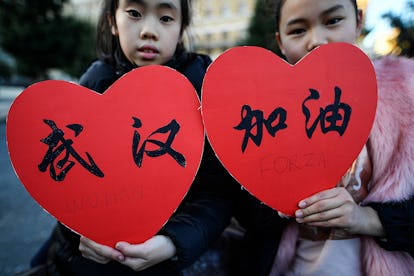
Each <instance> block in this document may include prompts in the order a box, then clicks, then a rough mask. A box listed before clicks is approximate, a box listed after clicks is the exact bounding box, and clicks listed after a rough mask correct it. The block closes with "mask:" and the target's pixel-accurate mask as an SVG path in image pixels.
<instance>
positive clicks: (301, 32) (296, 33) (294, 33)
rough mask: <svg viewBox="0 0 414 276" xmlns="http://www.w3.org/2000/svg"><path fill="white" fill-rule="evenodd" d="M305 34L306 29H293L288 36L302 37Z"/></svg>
mask: <svg viewBox="0 0 414 276" xmlns="http://www.w3.org/2000/svg"><path fill="white" fill-rule="evenodd" d="M304 32H306V30H305V29H303V28H297V29H292V30H290V31H289V32H288V35H301V34H303V33H304Z"/></svg>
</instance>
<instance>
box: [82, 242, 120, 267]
mask: <svg viewBox="0 0 414 276" xmlns="http://www.w3.org/2000/svg"><path fill="white" fill-rule="evenodd" d="M79 251H80V252H81V253H82V256H83V257H85V258H87V259H90V260H92V261H95V262H97V263H100V264H106V263H108V262H109V261H111V260H118V261H120V260H121V261H122V260H124V259H125V257H124V256H123V255H122V253H121V252H119V251H118V250H115V249H113V248H112V247H109V246H106V245H102V244H98V243H96V242H94V241H92V240H90V239H88V238H85V237H83V236H81V238H80V243H79Z"/></svg>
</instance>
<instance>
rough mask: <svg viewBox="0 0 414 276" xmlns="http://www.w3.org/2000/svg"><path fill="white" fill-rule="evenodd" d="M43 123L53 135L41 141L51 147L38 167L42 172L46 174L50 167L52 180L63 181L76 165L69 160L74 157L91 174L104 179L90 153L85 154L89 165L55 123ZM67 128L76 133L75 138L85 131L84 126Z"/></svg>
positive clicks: (46, 121) (50, 121) (72, 125)
mask: <svg viewBox="0 0 414 276" xmlns="http://www.w3.org/2000/svg"><path fill="white" fill-rule="evenodd" d="M43 122H44V123H45V124H47V125H48V126H49V127H50V128H51V129H52V133H50V134H49V136H47V137H46V138H43V139H41V140H40V141H41V142H42V143H45V144H46V145H48V146H49V148H48V150H47V152H46V154H45V156H44V157H43V160H42V162H41V163H40V164H39V165H38V168H39V170H40V171H41V172H45V171H46V170H47V167H49V171H50V176H51V177H52V179H53V180H55V181H63V180H64V179H65V177H66V174H67V173H68V172H69V170H70V169H72V167H73V166H74V165H75V162H74V161H71V160H69V158H70V157H73V158H74V159H75V160H76V161H78V162H79V163H80V164H81V165H82V167H84V168H85V169H87V170H88V171H89V172H90V173H92V174H94V175H96V176H98V177H104V174H103V172H102V171H101V170H100V169H99V168H98V166H97V165H96V164H95V161H93V159H92V157H91V156H90V155H89V153H87V152H86V153H85V154H86V156H87V157H88V160H89V163H88V162H86V161H85V160H84V159H83V158H82V157H81V156H80V155H79V154H78V153H77V152H76V151H75V149H74V148H73V147H72V144H73V141H72V140H71V139H65V137H64V136H65V133H64V132H63V130H61V129H60V128H58V127H57V126H56V124H55V122H54V121H52V120H43ZM66 127H67V128H69V129H70V130H73V131H74V132H75V137H77V136H78V135H79V134H80V133H81V132H82V130H83V127H82V125H79V124H70V125H67V126H66ZM61 154H63V158H61V159H60V160H57V158H58V157H59V156H60V155H61ZM56 161H57V162H56ZM55 162H56V164H55ZM55 166H56V168H57V169H58V170H60V172H59V173H57V172H56V168H55Z"/></svg>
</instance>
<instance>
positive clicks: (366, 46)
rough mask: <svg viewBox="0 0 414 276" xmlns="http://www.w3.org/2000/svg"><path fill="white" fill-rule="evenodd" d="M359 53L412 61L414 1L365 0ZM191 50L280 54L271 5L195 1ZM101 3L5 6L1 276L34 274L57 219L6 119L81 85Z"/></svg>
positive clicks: (0, 18)
mask: <svg viewBox="0 0 414 276" xmlns="http://www.w3.org/2000/svg"><path fill="white" fill-rule="evenodd" d="M358 3H359V5H360V8H362V9H363V10H364V14H365V28H364V31H363V34H362V35H361V37H360V39H359V42H358V44H359V46H360V47H361V48H362V49H363V50H364V51H365V52H366V53H367V54H368V55H369V56H370V57H372V58H377V57H380V56H383V55H404V56H407V57H413V56H414V0H393V1H386V0H360V1H358ZM192 5H193V11H194V15H193V23H192V25H191V27H190V30H189V32H188V34H186V43H187V45H188V48H189V49H190V50H194V51H198V52H202V53H206V54H209V55H210V56H211V57H212V58H216V57H217V56H219V55H220V54H221V53H222V52H223V51H225V50H227V49H229V48H231V47H234V46H238V45H256V46H261V47H264V48H267V49H269V50H271V51H274V52H275V53H279V52H278V49H277V45H276V43H275V40H274V29H275V27H274V26H275V23H274V20H273V18H274V16H273V1H271V0H226V1H219V0H209V1H201V0H193V1H192ZM100 6H101V1H99V0H30V1H29V0H0V143H1V144H0V249H1V250H0V275H13V274H15V273H17V272H19V271H22V270H24V269H27V268H28V267H29V262H30V258H31V257H32V255H33V254H34V253H35V252H36V250H37V249H38V247H39V246H40V245H41V244H42V243H43V241H44V240H45V239H46V238H47V237H48V235H49V233H50V230H51V228H52V226H53V225H54V222H55V220H54V219H53V218H52V217H51V216H50V215H49V214H47V213H46V212H45V211H44V210H43V209H42V208H41V207H39V206H38V205H37V204H36V202H34V201H33V199H32V198H31V197H30V195H29V194H28V193H27V192H26V190H25V189H24V187H23V186H22V185H21V184H20V182H19V180H18V179H17V177H16V176H15V174H14V171H13V168H12V166H11V164H10V160H9V157H8V153H7V146H6V138H5V119H6V116H7V112H8V110H9V107H10V105H11V103H12V101H13V100H14V98H15V97H16V96H17V95H18V94H19V93H20V92H21V91H22V90H24V88H25V87H27V86H28V85H30V84H32V83H34V82H38V81H42V80H45V79H64V80H69V81H75V82H76V81H77V79H78V77H79V76H80V75H81V74H82V73H83V72H84V70H85V69H86V68H87V67H88V65H89V64H90V62H91V61H93V60H94V59H95V52H94V38H95V25H96V22H97V19H98V14H99V10H100Z"/></svg>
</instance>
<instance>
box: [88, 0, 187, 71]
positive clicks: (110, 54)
mask: <svg viewBox="0 0 414 276" xmlns="http://www.w3.org/2000/svg"><path fill="white" fill-rule="evenodd" d="M118 5H119V0H104V1H103V6H102V10H101V14H100V16H99V19H98V25H97V35H96V52H97V55H98V58H99V59H100V60H102V61H104V62H106V63H108V64H110V65H111V66H113V67H114V68H117V69H119V67H124V65H127V64H128V61H127V59H126V57H125V56H124V54H123V52H122V50H121V46H120V43H119V38H118V37H117V36H114V35H112V31H111V24H110V22H109V18H111V19H112V22H115V12H116V9H117V8H118ZM180 5H181V16H182V18H181V20H182V21H181V34H183V32H184V31H185V29H186V28H187V27H188V26H189V25H190V22H191V0H180ZM184 49H185V47H184V43H183V42H180V43H179V44H178V45H177V49H176V52H178V51H183V50H184Z"/></svg>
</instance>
